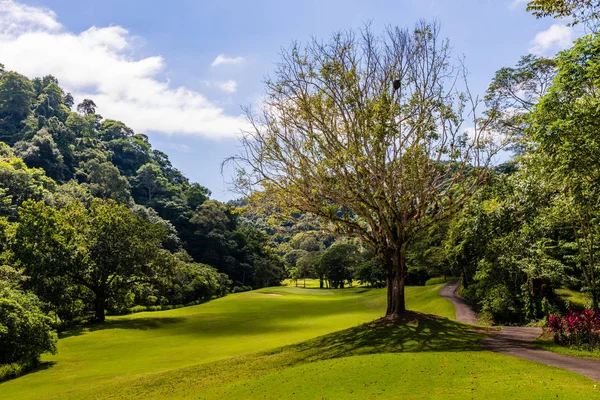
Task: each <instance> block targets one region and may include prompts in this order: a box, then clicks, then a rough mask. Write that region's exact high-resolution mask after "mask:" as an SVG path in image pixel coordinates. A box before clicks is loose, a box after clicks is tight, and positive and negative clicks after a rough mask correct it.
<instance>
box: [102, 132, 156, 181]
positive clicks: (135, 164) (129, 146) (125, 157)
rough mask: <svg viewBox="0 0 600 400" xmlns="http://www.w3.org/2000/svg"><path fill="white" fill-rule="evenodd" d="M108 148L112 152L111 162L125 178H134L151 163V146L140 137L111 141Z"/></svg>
mask: <svg viewBox="0 0 600 400" xmlns="http://www.w3.org/2000/svg"><path fill="white" fill-rule="evenodd" d="M108 148H109V150H110V151H111V152H112V157H111V162H112V163H113V164H114V165H115V166H116V167H117V168H118V169H119V171H120V172H121V174H122V175H125V176H134V175H135V174H136V172H137V171H138V169H139V168H140V167H141V166H142V165H144V164H146V163H148V162H149V161H150V145H149V144H148V143H147V142H146V141H144V140H142V139H141V138H140V137H127V138H123V139H114V140H111V141H110V142H108Z"/></svg>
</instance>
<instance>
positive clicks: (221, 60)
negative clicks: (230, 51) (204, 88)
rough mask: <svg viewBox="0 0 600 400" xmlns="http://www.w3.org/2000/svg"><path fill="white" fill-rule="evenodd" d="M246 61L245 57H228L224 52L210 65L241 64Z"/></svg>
mask: <svg viewBox="0 0 600 400" xmlns="http://www.w3.org/2000/svg"><path fill="white" fill-rule="evenodd" d="M244 61H246V59H245V58H244V57H226V56H225V55H224V54H219V55H218V56H217V58H215V60H214V61H213V62H212V63H211V64H210V66H211V67H217V66H219V65H222V64H241V63H243V62H244Z"/></svg>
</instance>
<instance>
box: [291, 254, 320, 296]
mask: <svg viewBox="0 0 600 400" xmlns="http://www.w3.org/2000/svg"><path fill="white" fill-rule="evenodd" d="M322 255H323V253H322V252H321V251H311V252H307V253H306V254H304V255H303V256H302V257H300V258H299V259H298V260H297V261H296V265H297V269H298V273H299V274H300V276H302V277H304V278H306V277H307V276H310V275H311V274H315V275H316V276H318V277H319V287H320V288H321V289H323V278H324V276H325V271H324V269H323V268H321V256H322Z"/></svg>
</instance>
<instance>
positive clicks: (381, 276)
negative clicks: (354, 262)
mask: <svg viewBox="0 0 600 400" xmlns="http://www.w3.org/2000/svg"><path fill="white" fill-rule="evenodd" d="M354 279H356V280H358V281H359V282H360V283H361V284H363V285H364V284H365V283H366V284H368V285H370V286H372V287H376V288H382V287H385V269H384V268H383V265H382V264H381V262H379V260H377V258H371V259H369V260H367V261H364V262H362V263H360V264H359V265H358V266H357V267H356V271H355V272H354Z"/></svg>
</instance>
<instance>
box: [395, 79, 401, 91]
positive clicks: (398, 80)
mask: <svg viewBox="0 0 600 400" xmlns="http://www.w3.org/2000/svg"><path fill="white" fill-rule="evenodd" d="M398 89H400V79H394V90H398Z"/></svg>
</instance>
